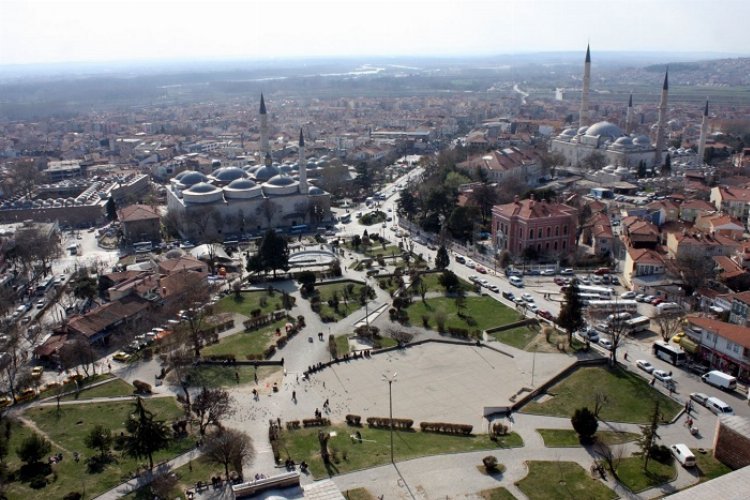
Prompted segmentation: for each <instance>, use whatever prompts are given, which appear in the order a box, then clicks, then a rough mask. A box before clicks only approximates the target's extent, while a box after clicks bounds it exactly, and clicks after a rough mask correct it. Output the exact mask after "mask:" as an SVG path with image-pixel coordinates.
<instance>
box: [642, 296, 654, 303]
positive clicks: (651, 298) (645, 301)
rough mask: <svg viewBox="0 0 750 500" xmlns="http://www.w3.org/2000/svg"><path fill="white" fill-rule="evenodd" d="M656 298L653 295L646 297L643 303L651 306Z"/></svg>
mask: <svg viewBox="0 0 750 500" xmlns="http://www.w3.org/2000/svg"><path fill="white" fill-rule="evenodd" d="M655 298H656V297H654V296H653V295H646V296H645V297H643V302H644V303H646V304H650V303H651V301H652V300H654V299H655Z"/></svg>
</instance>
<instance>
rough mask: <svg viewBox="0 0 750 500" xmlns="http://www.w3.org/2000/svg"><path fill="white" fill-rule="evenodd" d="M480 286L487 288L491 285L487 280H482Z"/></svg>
mask: <svg viewBox="0 0 750 500" xmlns="http://www.w3.org/2000/svg"><path fill="white" fill-rule="evenodd" d="M479 284H480V285H482V286H483V287H487V286H488V285H489V284H490V282H489V281H487V280H485V279H480V280H479Z"/></svg>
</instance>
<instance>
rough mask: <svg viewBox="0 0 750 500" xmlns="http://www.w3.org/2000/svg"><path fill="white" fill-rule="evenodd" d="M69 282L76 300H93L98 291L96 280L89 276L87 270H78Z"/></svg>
mask: <svg viewBox="0 0 750 500" xmlns="http://www.w3.org/2000/svg"><path fill="white" fill-rule="evenodd" d="M71 281H72V285H73V295H74V296H75V297H76V298H77V299H93V298H94V297H96V294H97V293H98V291H99V286H98V284H97V282H96V278H94V277H93V276H91V275H90V274H89V271H88V269H85V268H84V269H79V270H78V273H76V275H75V276H74V277H73V279H72V280H71Z"/></svg>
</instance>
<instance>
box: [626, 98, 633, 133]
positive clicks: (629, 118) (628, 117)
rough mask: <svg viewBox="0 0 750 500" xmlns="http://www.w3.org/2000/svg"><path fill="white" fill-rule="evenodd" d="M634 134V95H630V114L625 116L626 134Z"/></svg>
mask: <svg viewBox="0 0 750 500" xmlns="http://www.w3.org/2000/svg"><path fill="white" fill-rule="evenodd" d="M632 132H633V94H630V99H629V100H628V114H627V115H625V133H626V134H628V135H630V134H631V133H632Z"/></svg>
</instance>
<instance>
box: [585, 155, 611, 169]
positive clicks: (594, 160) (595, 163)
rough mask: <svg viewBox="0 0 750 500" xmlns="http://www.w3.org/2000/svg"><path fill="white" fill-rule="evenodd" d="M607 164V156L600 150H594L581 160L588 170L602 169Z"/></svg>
mask: <svg viewBox="0 0 750 500" xmlns="http://www.w3.org/2000/svg"><path fill="white" fill-rule="evenodd" d="M606 165H607V157H606V156H604V155H603V154H602V153H600V152H599V151H594V152H593V153H591V154H590V155H588V156H587V157H586V158H584V159H583V161H582V162H581V166H582V167H583V168H585V169H586V170H591V171H596V170H601V169H603V168H604V167H605V166H606Z"/></svg>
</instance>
